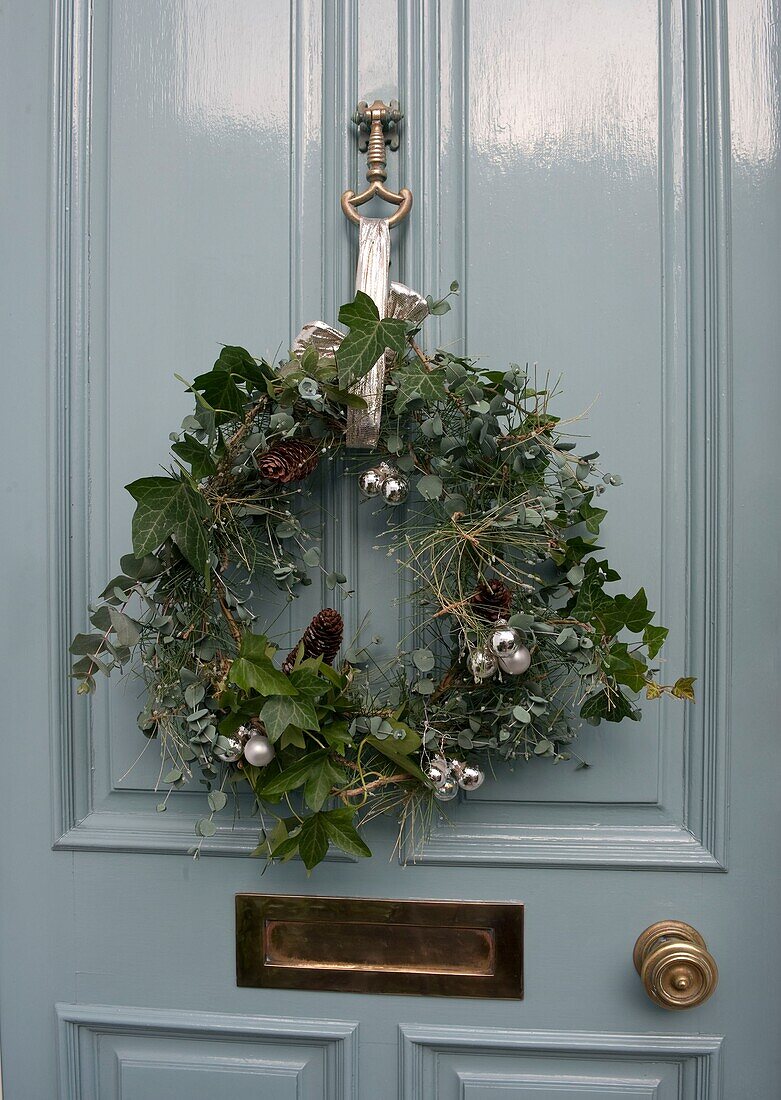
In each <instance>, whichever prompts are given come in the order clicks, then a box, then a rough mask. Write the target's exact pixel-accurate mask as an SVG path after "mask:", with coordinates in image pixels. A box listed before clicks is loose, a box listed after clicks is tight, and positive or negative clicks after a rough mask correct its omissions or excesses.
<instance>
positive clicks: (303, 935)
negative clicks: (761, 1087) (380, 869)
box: [236, 894, 523, 1000]
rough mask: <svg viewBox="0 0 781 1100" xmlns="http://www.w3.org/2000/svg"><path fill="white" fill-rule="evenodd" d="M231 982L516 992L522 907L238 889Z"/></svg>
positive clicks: (436, 993) (519, 993)
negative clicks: (241, 892) (233, 972)
mask: <svg viewBox="0 0 781 1100" xmlns="http://www.w3.org/2000/svg"><path fill="white" fill-rule="evenodd" d="M236 980H237V983H238V985H240V986H253V987H259V988H265V989H332V990H337V991H341V992H352V993H417V994H424V995H428V996H433V997H491V998H515V999H518V1000H520V999H521V998H522V997H523V906H522V905H520V904H518V903H516V902H482V901H480V902H478V901H466V902H462V901H387V900H382V899H374V898H372V899H369V898H320V897H307V896H301V895H299V894H295V895H264V894H237V895H236Z"/></svg>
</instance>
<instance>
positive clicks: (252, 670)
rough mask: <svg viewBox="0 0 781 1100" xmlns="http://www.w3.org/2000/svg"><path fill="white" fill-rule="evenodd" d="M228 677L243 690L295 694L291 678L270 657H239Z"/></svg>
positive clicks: (266, 693) (261, 693) (271, 693)
mask: <svg viewBox="0 0 781 1100" xmlns="http://www.w3.org/2000/svg"><path fill="white" fill-rule="evenodd" d="M228 679H229V681H230V682H231V683H232V684H235V685H236V687H237V688H241V690H242V691H257V693H258V694H259V695H265V696H270V695H295V694H296V688H295V686H294V685H293V684H292V683H291V681H290V679H289V678H288V677H287V676H285V674H284V672H280V671H279V669H278V668H274V665H273V664H272V663H271V659H270V658H269V657H265V656H263V657H237V658H236V660H235V661H234V662H233V664H232V665H231V668H230V672H229V673H228Z"/></svg>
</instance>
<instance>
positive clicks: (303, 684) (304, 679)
mask: <svg viewBox="0 0 781 1100" xmlns="http://www.w3.org/2000/svg"><path fill="white" fill-rule="evenodd" d="M290 683H291V684H292V685H293V686H294V688H295V689H296V692H297V694H298V695H299V696H300V697H301V698H302V699H319V698H320V697H321V695H325V693H326V692H327V691H329V690H330V685H329V684H327V683H325V682H324V681H323V680H321V678H320V677H319V676H318V675H317V674H316V673H314V672H312V671H311V670H310V669H308V668H297V669H294V670H293V672H291V673H290Z"/></svg>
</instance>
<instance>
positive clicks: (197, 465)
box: [171, 435, 217, 481]
mask: <svg viewBox="0 0 781 1100" xmlns="http://www.w3.org/2000/svg"><path fill="white" fill-rule="evenodd" d="M171 450H172V451H173V452H174V454H175V455H178V456H179V458H181V460H182V462H186V463H187V464H188V465H189V467H190V469H191V470H192V474H193V477H194V478H196V479H197V480H198V481H201V480H202V479H203V478H205V477H211V475H212V474H213V473H214V471H215V470H216V469H217V464H216V463H215V461H214V458H213V457H212V453H211V451H210V450H209V448H208V447H207V446H206V444H205V443H200V442H199V441H198V440H197V439H196V438H195V436H193V435H186V436H185V437H184V439H183V440H182V441H181V442H180V443H174V445H173V447H172V448H171Z"/></svg>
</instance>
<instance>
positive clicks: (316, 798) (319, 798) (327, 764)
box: [304, 760, 344, 811]
mask: <svg viewBox="0 0 781 1100" xmlns="http://www.w3.org/2000/svg"><path fill="white" fill-rule="evenodd" d="M343 778H344V775H343V773H342V772H341V771H340V770H339V769H338V768H337V767H335V765H334V764H333V763H332V762H331V761H330V760H324V761H323V766H322V767H321V768H319V769H318V770H317V771H316V772H314V773H313V774H312V775H310V776H309V778H308V779H307V781H306V786H305V787H304V800H305V801H306V804H307V806H308V807H309V809H310V810H315V811H317V810H322V808H323V806H324V804H325V801H326V799H327V798H328V796H329V794H330V793H331V789H332V788H333V787H335V786H336V785H337V784H338V783H340V782H341V781H342V779H343Z"/></svg>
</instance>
